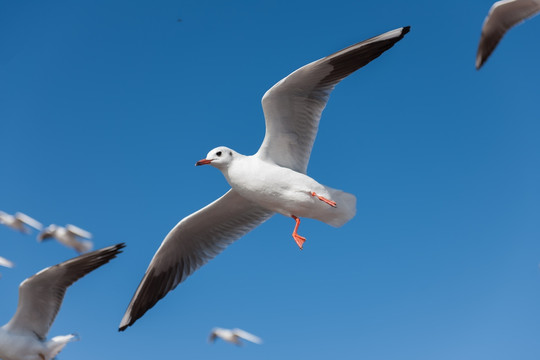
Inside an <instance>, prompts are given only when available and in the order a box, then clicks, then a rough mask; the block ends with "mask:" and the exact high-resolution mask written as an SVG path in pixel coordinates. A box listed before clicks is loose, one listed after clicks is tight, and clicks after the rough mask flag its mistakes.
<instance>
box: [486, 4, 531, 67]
mask: <svg viewBox="0 0 540 360" xmlns="http://www.w3.org/2000/svg"><path fill="white" fill-rule="evenodd" d="M539 12H540V0H503V1H497V2H496V3H495V4H493V6H492V7H491V9H490V10H489V14H488V16H487V17H486V19H485V20H484V25H483V26H482V35H481V36H480V43H479V44H478V51H477V53H476V69H480V68H481V67H482V65H483V64H484V62H485V61H486V60H487V59H488V58H489V56H490V55H491V53H492V52H493V50H495V48H496V47H497V44H498V43H499V41H500V40H501V39H502V37H503V36H504V34H505V33H506V32H507V31H508V30H510V28H511V27H512V26H514V25H517V24H519V23H521V22H523V21H525V20H526V19H528V18H530V17H532V16H534V15H536V14H538V13H539Z"/></svg>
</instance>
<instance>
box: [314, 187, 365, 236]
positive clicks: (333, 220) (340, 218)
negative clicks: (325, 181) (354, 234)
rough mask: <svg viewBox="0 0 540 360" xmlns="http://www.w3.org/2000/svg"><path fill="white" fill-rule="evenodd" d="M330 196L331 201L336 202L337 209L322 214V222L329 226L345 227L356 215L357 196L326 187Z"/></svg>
mask: <svg viewBox="0 0 540 360" xmlns="http://www.w3.org/2000/svg"><path fill="white" fill-rule="evenodd" d="M325 188H326V190H327V191H328V193H329V194H330V199H332V200H333V201H335V202H336V204H337V207H336V208H329V209H328V211H325V213H324V214H321V217H320V218H317V220H320V221H322V222H324V223H326V224H328V225H332V226H334V227H340V226H343V225H345V223H347V222H348V221H349V220H351V219H352V218H353V217H354V215H356V196H354V195H353V194H349V193H346V192H344V191H341V190H336V189H332V188H330V187H328V186H325Z"/></svg>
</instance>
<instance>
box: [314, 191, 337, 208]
mask: <svg viewBox="0 0 540 360" xmlns="http://www.w3.org/2000/svg"><path fill="white" fill-rule="evenodd" d="M311 196H316V197H317V198H319V200H321V201H323V202H325V203H327V204H328V205H330V206H331V207H337V204H336V202H335V201H332V200H328V199H327V198H325V197H322V196H319V195H317V194H316V193H315V192H311Z"/></svg>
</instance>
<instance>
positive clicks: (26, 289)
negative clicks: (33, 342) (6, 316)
mask: <svg viewBox="0 0 540 360" xmlns="http://www.w3.org/2000/svg"><path fill="white" fill-rule="evenodd" d="M124 246H125V245H124V244H118V245H115V246H109V247H107V248H103V249H101V250H97V251H94V252H91V253H88V254H85V255H81V256H78V257H76V258H74V259H71V260H68V261H65V262H63V263H61V264H58V265H55V266H51V267H48V268H46V269H44V270H41V271H40V272H38V273H37V274H36V275H34V276H32V277H30V278H28V279H26V280H24V281H23V282H22V283H21V285H20V286H19V303H18V306H17V311H16V312H15V315H14V316H13V317H12V318H11V320H10V321H9V323H7V325H6V327H7V329H8V330H10V331H13V332H19V333H34V334H35V335H36V336H37V337H39V338H40V339H45V337H46V336H47V333H48V332H49V328H50V327H51V325H52V323H53V321H54V319H55V317H56V314H57V313H58V310H59V309H60V306H61V305H62V301H63V299H64V295H65V293H66V289H67V288H68V287H69V286H70V285H71V284H73V283H74V282H75V281H77V280H78V279H80V278H82V277H83V276H85V275H86V274H88V273H89V272H91V271H92V270H94V269H97V268H98V267H100V266H101V265H104V264H106V263H108V262H109V261H110V260H111V259H114V258H115V257H116V255H117V254H118V253H120V252H121V251H120V249H122V248H123V247H124Z"/></svg>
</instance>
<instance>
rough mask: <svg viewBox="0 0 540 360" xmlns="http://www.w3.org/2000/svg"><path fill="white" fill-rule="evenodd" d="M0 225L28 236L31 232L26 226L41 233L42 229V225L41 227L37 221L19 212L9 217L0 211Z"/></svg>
mask: <svg viewBox="0 0 540 360" xmlns="http://www.w3.org/2000/svg"><path fill="white" fill-rule="evenodd" d="M0 224H4V225H6V226H9V227H10V228H12V229H13V230H18V231H20V232H22V233H23V234H30V232H31V231H30V229H29V228H28V226H31V227H33V228H34V229H36V230H38V231H41V229H42V228H43V225H41V223H40V222H39V221H37V220H35V219H32V218H31V217H30V216H28V215H25V214H23V213H21V212H17V213H15V215H10V214H7V213H5V212H3V211H0Z"/></svg>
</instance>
